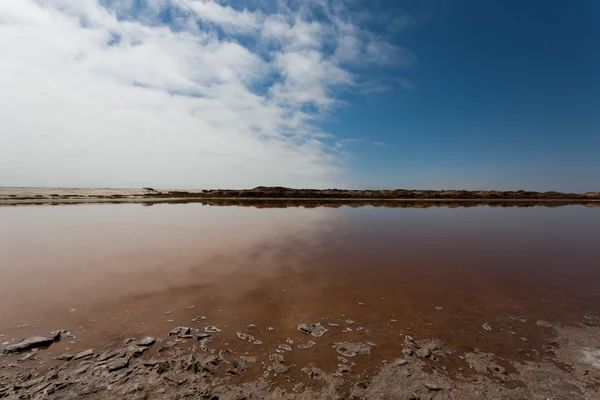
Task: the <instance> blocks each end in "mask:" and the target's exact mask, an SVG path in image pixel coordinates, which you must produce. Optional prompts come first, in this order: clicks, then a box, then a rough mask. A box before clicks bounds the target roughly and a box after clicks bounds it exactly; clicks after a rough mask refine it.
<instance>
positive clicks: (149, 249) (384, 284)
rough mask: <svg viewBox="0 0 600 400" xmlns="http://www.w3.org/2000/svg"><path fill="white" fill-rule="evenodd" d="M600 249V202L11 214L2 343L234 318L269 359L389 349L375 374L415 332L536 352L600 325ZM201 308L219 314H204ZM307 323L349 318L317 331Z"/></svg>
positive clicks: (230, 333) (99, 337) (106, 336)
mask: <svg viewBox="0 0 600 400" xmlns="http://www.w3.org/2000/svg"><path fill="white" fill-rule="evenodd" d="M598 243H600V209H598V208H586V207H581V206H567V207H560V208H543V207H535V208H486V207H479V208H428V209H418V208H383V207H378V208H374V207H361V208H351V207H342V208H336V209H332V208H312V209H304V208H283V209H281V208H260V209H259V208H252V207H214V206H203V205H201V204H175V205H169V204H160V205H155V206H152V207H145V206H142V205H137V204H130V205H79V206H56V207H53V206H26V207H0V276H1V279H0V335H2V336H0V343H1V342H13V341H15V340H18V339H21V338H24V337H27V336H31V335H34V334H47V333H48V332H49V331H52V330H56V329H68V330H71V331H72V332H73V333H74V334H75V335H76V336H77V339H76V340H75V341H73V343H71V342H68V341H66V342H65V341H63V342H61V343H58V344H55V345H53V346H51V348H49V349H48V350H45V354H46V355H47V359H49V358H51V357H53V356H55V355H56V354H59V353H61V352H63V351H64V349H65V348H73V349H74V350H73V351H75V350H78V349H86V348H89V347H94V348H100V347H102V346H103V345H104V344H107V343H109V342H111V341H113V340H121V339H122V338H125V337H130V336H137V337H140V336H142V335H145V334H152V335H156V336H159V337H164V336H166V334H167V332H168V331H169V330H170V329H172V328H173V327H174V326H177V325H186V326H194V327H200V328H203V327H204V326H206V325H216V326H218V327H219V328H221V329H222V330H223V332H221V333H219V334H218V336H217V337H218V340H217V346H220V347H221V348H225V347H230V348H234V349H236V350H237V351H238V352H245V351H247V352H249V353H251V354H252V355H263V354H265V353H267V352H273V350H274V349H275V348H276V347H277V345H279V344H282V343H285V339H287V338H291V339H293V340H294V341H296V343H297V342H298V341H306V340H309V339H313V340H314V341H315V342H317V346H315V347H314V348H313V349H311V350H299V349H294V351H293V352H292V353H289V354H288V355H287V358H286V359H287V361H288V363H294V364H298V365H300V366H302V365H305V364H307V363H310V362H313V363H315V364H317V365H318V366H321V367H323V368H324V369H326V370H329V371H331V370H335V369H336V365H335V364H336V363H337V361H336V356H337V354H336V353H335V352H334V351H333V349H331V344H332V343H334V342H337V341H342V340H344V341H355V342H356V341H363V342H364V341H371V342H374V343H376V344H377V346H376V347H375V353H374V355H373V357H371V358H369V359H368V360H367V361H365V360H359V361H357V363H358V364H359V365H358V368H361V369H372V368H374V366H376V365H381V362H382V361H383V360H388V361H392V360H394V359H395V358H398V357H399V356H400V355H401V353H400V351H401V342H402V340H403V338H404V335H406V334H410V335H412V336H413V337H415V339H424V338H442V339H444V340H446V341H448V347H449V348H450V349H453V350H456V351H458V352H462V351H469V350H472V349H473V348H474V347H477V348H480V349H483V350H486V351H492V352H495V353H497V354H499V355H501V356H504V357H512V358H527V357H535V356H536V355H537V354H539V353H536V352H542V351H543V347H542V345H543V344H544V343H545V342H546V341H547V340H549V339H551V336H552V329H551V328H545V327H540V326H538V325H537V324H536V321H538V320H545V321H550V322H552V323H555V324H576V323H581V322H583V323H590V324H591V323H594V321H597V317H598V315H599V314H600V313H599V312H598V307H599V306H600V290H599V286H598V283H599V282H600V246H599V245H598ZM359 303H362V305H359ZM189 306H194V307H193V308H188V307H189ZM436 307H437V308H436ZM440 308H441V309H440ZM167 312H169V314H166V313H167ZM198 315H204V316H206V317H207V319H206V321H204V322H205V323H199V324H197V323H192V322H190V319H191V318H193V317H196V316H198ZM347 319H352V320H354V321H356V322H355V323H354V324H352V325H350V327H351V328H353V331H352V332H346V333H343V332H342V330H343V329H344V327H346V326H347V325H348V324H347V323H346V322H345V321H346V320H347ZM518 319H524V320H525V322H522V321H519V320H518ZM168 320H173V322H171V323H169V322H167V321H168ZM301 322H321V323H322V324H323V325H325V326H327V324H328V323H337V324H340V326H339V327H330V326H327V327H328V328H330V331H329V332H328V333H327V334H326V335H325V336H323V337H322V338H319V339H315V338H309V337H306V336H304V335H303V334H302V333H300V332H299V331H297V330H296V326H297V325H298V324H299V323H301ZM484 323H489V324H490V325H491V327H492V330H491V331H486V330H484V329H483V328H482V324H484ZM250 324H255V325H256V327H251V328H248V325H250ZM22 325H28V326H25V327H20V328H19V326H22ZM267 327H272V328H273V330H268V329H267ZM357 327H364V328H365V329H363V330H360V331H358V332H357V331H356V328H357ZM237 331H242V332H247V333H251V334H253V335H254V336H256V337H257V338H258V339H260V340H262V341H263V342H264V343H265V344H264V345H262V346H257V345H252V344H249V343H245V342H242V341H241V340H240V339H238V338H237V337H236V336H235V333H236V332H237Z"/></svg>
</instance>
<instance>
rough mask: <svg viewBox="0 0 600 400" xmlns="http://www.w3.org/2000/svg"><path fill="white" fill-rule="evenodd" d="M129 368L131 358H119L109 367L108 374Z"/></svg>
mask: <svg viewBox="0 0 600 400" xmlns="http://www.w3.org/2000/svg"><path fill="white" fill-rule="evenodd" d="M128 366H129V357H124V358H119V359H117V360H115V361H113V362H112V363H110V364H109V365H108V372H114V371H118V370H120V369H123V368H127V367H128Z"/></svg>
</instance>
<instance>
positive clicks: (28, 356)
mask: <svg viewBox="0 0 600 400" xmlns="http://www.w3.org/2000/svg"><path fill="white" fill-rule="evenodd" d="M34 357H35V353H27V354H25V355H24V356H23V357H21V358H19V359H18V360H17V361H20V362H25V361H30V360H33V358H34Z"/></svg>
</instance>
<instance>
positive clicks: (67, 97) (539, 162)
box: [0, 0, 600, 192]
mask: <svg viewBox="0 0 600 400" xmlns="http://www.w3.org/2000/svg"><path fill="white" fill-rule="evenodd" d="M598 15H600V3H598V2H596V1H591V0H590V1H583V0H581V1H553V2H548V1H528V2H517V1H499V0H498V1H492V0H490V1H475V0H461V1H458V0H456V1H451V0H448V1H436V0H423V1H416V0H410V1H399V0H398V1H392V0H375V1H363V0H346V1H342V0H318V1H317V0H315V1H309V0H248V1H241V0H219V1H215V0H46V1H39V0H5V1H3V2H1V3H0V38H1V39H0V58H2V60H3V62H2V63H1V64H0V89H2V90H0V119H1V120H2V121H3V125H4V128H3V129H2V130H1V131H0V140H1V141H2V143H3V145H2V146H0V186H2V185H5V186H71V187H72V186H83V187H141V186H154V187H172V188H176V187H181V188H218V187H231V188H244V187H254V186H258V185H282V186H290V187H354V188H430V189H442V188H456V189H529V190H542V191H544V190H560V191H577V192H581V191H600V173H598V172H597V171H600V157H598V156H597V154H598V153H599V151H600V50H599V49H600V28H599V27H598V25H599V24H597V23H596V21H595V20H594V19H595V18H597V16H598Z"/></svg>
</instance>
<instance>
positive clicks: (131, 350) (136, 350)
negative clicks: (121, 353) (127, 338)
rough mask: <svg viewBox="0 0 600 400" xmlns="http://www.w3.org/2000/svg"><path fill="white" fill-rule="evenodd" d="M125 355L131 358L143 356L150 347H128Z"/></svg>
mask: <svg viewBox="0 0 600 400" xmlns="http://www.w3.org/2000/svg"><path fill="white" fill-rule="evenodd" d="M124 350H125V355H130V356H133V355H135V356H140V355H142V354H144V352H145V351H146V350H148V347H143V346H135V345H133V346H128V347H126V348H125V349H124Z"/></svg>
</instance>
